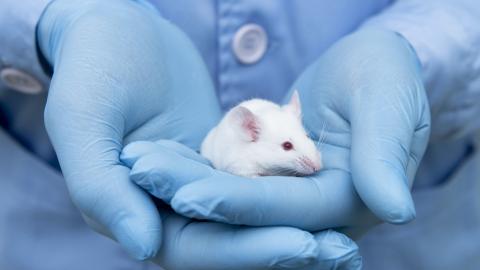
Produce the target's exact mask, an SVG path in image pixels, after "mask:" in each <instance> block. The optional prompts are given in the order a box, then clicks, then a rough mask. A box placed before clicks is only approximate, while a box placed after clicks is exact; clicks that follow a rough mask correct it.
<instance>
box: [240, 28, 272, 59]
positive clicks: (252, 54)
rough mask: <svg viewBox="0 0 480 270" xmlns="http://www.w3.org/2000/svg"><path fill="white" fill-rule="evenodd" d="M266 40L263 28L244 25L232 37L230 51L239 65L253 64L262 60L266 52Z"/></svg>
mask: <svg viewBox="0 0 480 270" xmlns="http://www.w3.org/2000/svg"><path fill="white" fill-rule="evenodd" d="M267 44H268V38H267V33H266V32H265V30H264V29H263V27H261V26H259V25H258V24H253V23H251V24H246V25H244V26H242V27H240V28H239V29H238V30H237V32H236V33H235V36H234V37H233V43H232V49H233V53H234V54H235V57H236V58H237V59H238V61H239V62H240V63H243V64H253V63H256V62H257V61H258V60H260V59H261V58H262V56H263V55H264V54H265V52H266V50H267Z"/></svg>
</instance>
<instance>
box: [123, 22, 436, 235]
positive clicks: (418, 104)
mask: <svg viewBox="0 0 480 270" xmlns="http://www.w3.org/2000/svg"><path fill="white" fill-rule="evenodd" d="M292 89H298V91H299V93H300V98H301V101H302V107H303V117H304V122H305V125H306V128H307V129H308V130H309V131H310V133H311V136H312V137H313V138H314V139H316V140H319V141H320V142H319V148H320V151H321V152H322V154H323V162H324V169H323V170H322V171H320V172H319V173H318V174H316V175H313V176H310V177H303V178H298V177H295V178H293V177H275V176H273V177H261V178H257V179H254V180H252V179H246V178H242V177H238V176H232V175H229V174H226V173H222V172H219V171H216V170H213V169H212V168H211V167H209V166H207V165H204V164H200V163H198V162H197V161H195V160H194V159H192V158H188V157H185V156H183V157H182V156H175V157H173V156H169V157H168V158H166V157H162V154H161V153H159V152H158V151H157V152H155V153H148V154H145V153H144V152H142V151H140V150H138V149H136V148H137V147H138V148H142V147H140V146H139V144H137V146H135V145H132V146H131V148H130V149H128V148H127V149H125V151H126V153H125V155H124V156H130V157H132V158H131V159H130V164H131V165H132V166H133V171H132V179H134V181H136V182H137V183H138V184H139V185H141V186H142V187H144V188H146V189H147V190H149V192H151V193H152V194H153V195H155V196H156V197H158V198H161V199H163V200H165V201H167V202H169V203H171V205H172V207H173V208H174V209H175V211H176V212H177V213H180V214H182V215H185V216H188V217H193V218H199V219H209V220H215V221H220V222H225V223H230V224H245V225H255V226H264V225H288V226H294V227H298V228H302V229H305V230H309V231H319V230H324V229H327V228H338V229H339V230H342V231H344V232H348V233H349V235H351V236H356V235H358V234H360V233H362V232H363V231H365V230H367V229H368V228H370V227H371V226H372V225H373V224H376V223H378V222H380V221H386V222H391V223H405V222H408V221H410V220H411V219H413V218H414V217H415V208H414V204H413V201H412V198H411V195H410V187H411V185H412V183H413V180H414V177H415V172H416V169H417V167H418V164H419V162H420V160H421V158H422V155H423V153H424V151H425V148H426V145H427V143H428V138H429V132H430V114H429V107H428V101H427V98H426V95H425V91H424V88H423V85H422V81H421V76H420V66H419V63H418V60H417V56H416V54H415V52H414V51H413V50H412V48H411V47H410V46H409V44H408V43H407V41H406V40H404V39H403V38H402V37H401V36H399V35H398V34H396V33H393V32H386V31H381V30H361V31H359V32H356V33H354V34H351V35H349V36H347V37H345V38H343V39H341V40H340V41H338V42H337V43H336V44H335V45H333V46H332V48H330V49H329V50H328V51H327V52H326V53H325V54H324V55H323V56H322V57H320V58H319V59H318V60H317V61H316V62H315V63H314V64H312V65H311V66H310V67H309V68H308V69H307V70H306V71H305V72H304V73H303V74H302V75H301V76H300V78H299V79H298V80H297V82H296V83H295V84H294V86H293V87H292ZM133 157H134V158H133ZM166 159H169V160H168V161H167V160H166ZM177 159H178V160H177ZM159 160H165V162H159ZM187 163H188V164H189V165H188V166H187V165H185V164H187ZM187 168H188V169H187Z"/></svg>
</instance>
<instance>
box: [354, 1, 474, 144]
mask: <svg viewBox="0 0 480 270" xmlns="http://www.w3.org/2000/svg"><path fill="white" fill-rule="evenodd" d="M479 25H480V2H479V1H478V0H397V1H395V2H394V3H393V4H392V5H390V6H389V7H387V8H386V9H385V10H383V11H382V12H381V13H379V14H377V15H376V16H374V17H372V18H370V19H369V20H367V21H366V22H365V23H364V24H363V25H362V27H377V28H378V27H380V28H384V29H388V30H392V31H395V32H397V33H399V34H401V35H402V36H403V37H405V38H406V39H407V40H408V41H409V42H410V44H411V45H412V47H413V48H414V49H415V51H416V53H417V55H418V57H419V59H420V61H421V64H422V69H423V79H424V84H425V87H426V90H427V94H428V97H429V102H430V108H431V112H432V136H433V137H436V136H438V137H442V136H443V137H449V135H457V137H458V135H468V133H470V134H471V133H472V132H474V131H476V130H478V128H479V127H480V118H479V117H478V116H477V115H478V113H480V27H479ZM459 121H460V122H461V123H459V124H458V125H463V127H462V128H457V129H456V130H453V128H452V126H454V125H455V124H452V122H459ZM448 129H450V130H448ZM460 129H461V131H459V130H460ZM459 133H461V134H459ZM450 137H455V136H450Z"/></svg>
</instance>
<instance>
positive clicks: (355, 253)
mask: <svg viewBox="0 0 480 270" xmlns="http://www.w3.org/2000/svg"><path fill="white" fill-rule="evenodd" d="M315 240H316V241H317V243H318V247H319V255H318V257H317V260H316V262H315V263H314V264H313V265H311V266H308V267H306V268H302V269H305V270H307V269H331V270H341V269H345V270H356V269H362V256H361V255H360V253H359V250H358V246H357V244H355V242H353V241H352V240H351V239H350V238H348V237H347V236H345V235H343V234H341V233H338V232H336V231H334V230H326V231H321V232H317V233H315Z"/></svg>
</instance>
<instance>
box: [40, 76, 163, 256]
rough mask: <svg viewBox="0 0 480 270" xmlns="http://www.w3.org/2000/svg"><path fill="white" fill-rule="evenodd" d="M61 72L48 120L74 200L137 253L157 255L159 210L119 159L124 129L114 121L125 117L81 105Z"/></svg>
mask: <svg viewBox="0 0 480 270" xmlns="http://www.w3.org/2000/svg"><path fill="white" fill-rule="evenodd" d="M62 78H63V77H62ZM62 78H60V77H57V79H56V80H55V81H54V82H53V85H52V88H51V91H53V92H51V93H50V95H51V97H49V100H48V103H47V107H46V112H45V121H46V127H47V130H48V133H49V136H50V138H51V140H52V143H53V145H54V147H55V150H56V152H57V155H58V157H59V161H60V165H61V167H62V172H63V174H64V176H65V180H66V182H67V186H68V189H69V192H70V195H71V197H72V200H73V202H74V203H75V204H76V205H77V207H78V208H79V209H80V210H81V211H82V212H83V214H85V215H86V216H88V217H89V218H91V219H93V220H95V221H96V222H98V223H99V225H101V226H103V227H105V228H106V229H107V230H108V231H110V233H111V234H112V235H113V236H114V238H115V239H116V240H117V241H118V242H119V243H120V244H121V245H122V246H124V247H125V248H126V249H127V251H128V252H129V253H130V254H131V255H132V256H134V257H136V258H138V259H146V258H150V257H152V256H154V255H155V254H156V252H157V251H158V249H159V247H160V243H161V236H162V234H161V221H160V216H159V214H158V212H157V210H156V207H155V205H154V203H153V202H152V201H151V199H150V197H149V196H148V195H147V194H146V193H145V191H143V190H142V189H140V188H139V187H138V186H137V185H135V184H134V183H132V182H131V181H130V179H129V169H128V168H127V167H124V166H121V165H119V159H118V157H119V154H120V149H121V143H120V142H121V141H122V136H121V134H122V132H121V131H118V130H112V127H118V128H119V129H121V127H122V126H123V124H122V123H123V119H122V117H121V116H120V115H117V116H116V117H114V118H113V119H108V120H105V119H102V118H101V117H100V116H99V115H102V114H101V113H98V114H97V113H94V112H92V113H91V114H90V112H85V111H82V110H81V108H80V111H77V110H76V107H75V106H74V105H75V104H69V101H72V99H66V98H62V95H63V94H64V93H65V92H62V91H61V90H63V89H57V87H56V86H57V85H64V83H65V82H64V81H62ZM59 98H60V99H59ZM77 107H78V106H77ZM67 108H68V109H67ZM73 119H75V120H74V121H73ZM105 123H110V124H105Z"/></svg>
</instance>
